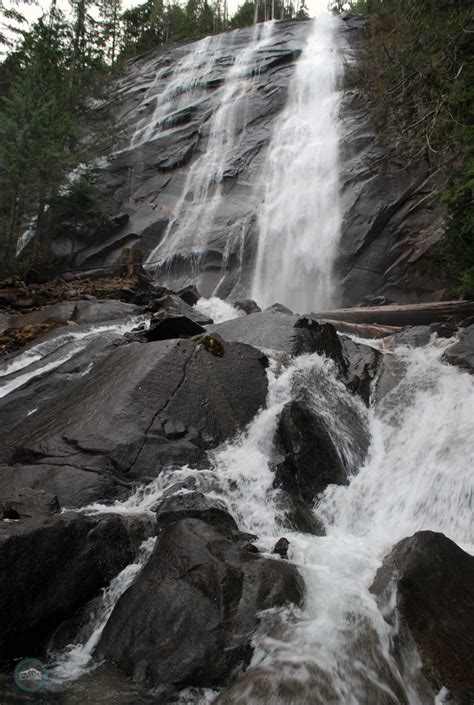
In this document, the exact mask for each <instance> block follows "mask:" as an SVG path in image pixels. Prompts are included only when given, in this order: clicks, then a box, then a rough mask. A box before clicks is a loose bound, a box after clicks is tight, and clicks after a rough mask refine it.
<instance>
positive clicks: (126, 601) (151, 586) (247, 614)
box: [98, 519, 303, 687]
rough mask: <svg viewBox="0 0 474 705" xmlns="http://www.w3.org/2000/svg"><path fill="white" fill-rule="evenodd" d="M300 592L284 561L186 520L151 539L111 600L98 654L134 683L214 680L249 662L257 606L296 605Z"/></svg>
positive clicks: (209, 683) (201, 683)
mask: <svg viewBox="0 0 474 705" xmlns="http://www.w3.org/2000/svg"><path fill="white" fill-rule="evenodd" d="M302 596H303V582H302V579H301V577H300V576H299V574H298V573H297V571H296V569H295V568H294V567H293V566H291V565H290V564H288V563H287V562H283V561H275V560H271V559H268V558H264V557H262V556H260V555H257V554H253V553H250V552H249V551H246V550H244V549H243V548H242V547H241V546H239V544H238V542H237V541H235V540H234V541H233V540H231V539H230V538H228V537H227V536H224V535H223V534H222V533H220V532H219V531H218V530H217V529H216V528H215V527H212V526H209V524H206V523H204V522H202V521H198V520H196V519H185V520H183V521H179V522H175V523H173V524H170V525H169V526H167V527H166V528H165V529H164V530H163V532H162V533H161V534H160V536H159V537H158V540H157V543H156V546H155V549H154V551H153V553H152V555H151V558H150V560H149V562H148V563H147V565H146V566H145V568H144V569H143V571H142V572H141V574H140V575H139V577H138V578H137V580H136V581H135V583H134V584H133V585H132V586H131V587H130V588H129V589H128V590H127V591H126V592H125V593H124V595H123V596H122V597H121V598H120V600H119V601H118V603H117V605H116V607H115V609H114V611H113V613H112V615H111V618H110V620H109V622H108V623H107V625H106V627H105V630H104V633H103V636H102V639H101V641H100V643H99V646H98V653H99V654H100V655H101V656H105V657H106V658H108V659H110V660H111V661H113V662H114V663H115V664H116V665H117V666H118V667H119V668H120V669H121V670H122V671H123V672H124V673H125V674H127V675H130V676H132V677H133V678H134V679H135V680H138V681H146V682H148V683H151V684H157V685H158V684H159V685H164V684H170V685H172V684H179V685H180V686H181V687H185V686H188V685H189V686H197V687H201V686H204V687H207V686H209V687H213V686H218V685H220V684H222V683H225V682H226V681H227V680H228V679H229V678H230V677H231V676H232V674H233V673H234V672H235V671H237V669H239V668H241V667H242V666H243V665H245V664H246V663H248V661H249V659H250V657H251V653H252V649H251V646H250V639H251V636H252V634H253V631H254V629H255V627H256V626H257V623H258V612H259V611H261V610H263V609H268V608H270V607H276V606H279V605H284V604H288V603H296V604H299V603H300V602H301V600H302ZM130 614H133V621H132V620H130Z"/></svg>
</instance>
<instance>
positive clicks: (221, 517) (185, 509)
mask: <svg viewBox="0 0 474 705" xmlns="http://www.w3.org/2000/svg"><path fill="white" fill-rule="evenodd" d="M155 513H156V518H157V520H158V523H159V524H160V525H161V526H168V524H171V523H172V522H175V521H180V520H181V519H200V520H201V521H204V522H206V524H210V525H211V526H215V527H216V528H217V529H219V531H221V532H224V533H226V532H227V533H229V532H230V533H232V532H238V527H237V524H236V523H235V520H234V519H233V518H232V517H231V515H230V514H229V512H228V511H227V509H226V506H225V504H224V503H223V502H220V501H219V500H217V499H210V498H209V497H206V496H205V495H204V494H202V493H201V492H186V493H184V494H176V495H172V496H171V497H166V498H165V499H164V500H163V501H162V502H160V503H159V505H158V506H157V507H156V509H155Z"/></svg>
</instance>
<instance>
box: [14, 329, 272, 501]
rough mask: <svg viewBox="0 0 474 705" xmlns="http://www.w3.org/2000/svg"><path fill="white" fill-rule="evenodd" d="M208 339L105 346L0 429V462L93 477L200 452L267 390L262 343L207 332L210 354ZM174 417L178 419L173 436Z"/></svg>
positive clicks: (152, 469)
mask: <svg viewBox="0 0 474 705" xmlns="http://www.w3.org/2000/svg"><path fill="white" fill-rule="evenodd" d="M208 338H209V340H208ZM212 341H213V338H212V337H211V336H205V337H204V338H203V339H202V340H201V339H193V340H181V341H177V340H174V341H160V342H156V343H148V344H146V345H140V344H138V343H131V344H129V345H123V346H120V347H118V348H116V349H114V350H113V351H112V352H109V353H108V354H106V355H105V356H104V357H102V358H101V359H100V360H99V361H98V362H97V363H96V364H95V365H94V367H93V368H92V370H91V371H90V372H89V373H88V374H87V375H85V376H80V377H79V379H76V380H74V381H72V382H71V383H70V384H69V385H68V386H67V388H65V389H63V390H61V392H60V393H59V395H57V396H55V397H53V398H52V399H51V400H50V401H47V402H45V403H44V404H43V405H42V406H41V407H40V408H39V409H38V411H37V412H36V413H34V414H33V415H32V416H30V417H27V418H25V419H24V421H22V422H19V423H18V424H17V425H16V426H15V428H14V430H12V432H11V433H10V434H8V435H6V436H4V437H2V439H1V446H0V462H2V463H3V464H4V465H9V466H15V465H21V466H23V468H24V467H25V466H38V465H43V464H44V465H48V466H56V465H57V466H67V467H69V468H78V469H80V470H81V471H88V472H92V473H93V474H92V475H91V481H92V484H94V485H96V483H97V482H98V481H100V482H102V481H103V480H102V474H103V473H106V474H107V475H115V476H116V477H117V478H119V479H122V480H126V479H128V478H137V477H138V478H151V477H155V476H156V475H157V474H158V473H159V471H160V469H161V467H163V466H164V465H169V464H186V463H190V464H192V465H196V464H199V463H202V462H205V452H206V450H207V449H208V448H211V447H213V446H215V445H217V444H219V443H221V442H222V441H224V440H225V439H227V438H230V437H232V436H234V435H235V434H236V433H237V432H238V431H239V430H241V429H242V428H243V427H244V426H245V425H246V424H247V423H248V422H249V421H250V420H251V419H252V418H253V416H254V415H255V414H256V412H257V411H258V409H259V408H260V407H262V406H263V405H264V403H265V399H266V393H267V377H266V373H265V366H266V364H267V360H266V358H265V356H264V355H263V354H262V353H261V352H259V351H258V350H255V349H253V348H251V347H249V346H247V345H242V344H240V343H227V342H226V343H224V344H223V345H222V344H221V343H219V344H217V342H216V346H217V345H218V347H219V354H215V349H214V348H215V346H212V345H211V342H212ZM98 390H99V392H100V393H98ZM28 404H29V405H31V404H32V400H31V399H30V400H29V401H28ZM176 424H183V425H184V429H183V430H182V432H180V433H179V434H178V436H177V434H176ZM97 475H99V476H100V479H99V478H98V476H97ZM83 478H85V476H83ZM56 494H58V496H59V492H56ZM62 501H65V500H64V498H63V499H62Z"/></svg>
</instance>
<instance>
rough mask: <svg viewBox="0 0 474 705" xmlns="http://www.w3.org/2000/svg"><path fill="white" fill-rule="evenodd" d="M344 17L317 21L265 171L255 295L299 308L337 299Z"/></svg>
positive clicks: (324, 304)
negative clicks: (340, 44)
mask: <svg viewBox="0 0 474 705" xmlns="http://www.w3.org/2000/svg"><path fill="white" fill-rule="evenodd" d="M339 22H340V20H338V19H337V18H336V17H334V16H332V15H330V14H329V13H326V14H322V15H321V16H320V17H318V19H317V20H316V21H315V22H314V26H313V29H312V32H311V34H310V36H309V37H308V40H307V44H306V47H305V48H304V50H303V54H302V56H301V58H300V60H299V61H298V63H297V65H296V72H295V75H294V78H293V80H292V81H291V82H290V93H289V97H288V102H287V106H286V108H285V110H284V111H283V113H282V114H281V116H280V117H279V118H278V119H277V121H276V123H275V125H274V128H273V136H272V140H271V143H270V146H269V150H268V157H267V164H266V168H265V172H264V176H263V178H264V181H265V198H264V202H263V204H262V206H261V208H260V211H259V214H258V225H259V242H258V254H257V260H256V265H255V272H254V281H253V285H252V293H251V296H252V298H253V299H255V300H256V301H257V302H258V303H259V304H260V305H261V306H264V307H265V306H269V305H271V304H273V303H275V302H276V301H278V302H280V303H283V304H285V305H287V306H289V308H290V309H292V310H294V311H298V312H300V313H308V312H310V311H315V310H319V311H322V310H324V309H327V308H329V307H330V305H331V304H333V303H334V300H335V281H334V271H333V268H334V260H335V257H336V253H337V246H338V243H339V236H340V227H341V210H340V206H339V183H338V129H339V128H338V122H337V111H338V103H339V92H338V88H339V86H338V83H339V79H340V76H341V74H342V60H341V57H340V54H339V52H338V41H339V40H338V38H337V29H338V26H339Z"/></svg>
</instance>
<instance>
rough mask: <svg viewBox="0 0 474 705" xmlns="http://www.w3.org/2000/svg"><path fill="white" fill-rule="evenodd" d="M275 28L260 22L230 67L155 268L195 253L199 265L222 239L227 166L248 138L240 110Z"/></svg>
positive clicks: (156, 254) (154, 254) (152, 262)
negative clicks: (215, 242) (204, 255)
mask: <svg viewBox="0 0 474 705" xmlns="http://www.w3.org/2000/svg"><path fill="white" fill-rule="evenodd" d="M273 27H274V23H273V22H265V23H262V24H257V25H255V26H254V27H253V29H252V35H251V38H250V41H249V43H248V44H247V46H245V47H244V48H243V49H242V50H240V52H238V53H237V55H236V59H235V61H234V63H233V65H232V66H231V68H230V69H229V70H228V72H227V75H226V78H225V81H224V86H223V88H222V91H221V94H220V100H219V107H218V108H217V110H216V111H215V112H214V113H213V114H212V116H211V118H210V123H209V127H208V138H207V144H206V147H205V150H204V151H203V152H202V153H201V154H200V156H199V157H198V158H197V159H196V160H195V161H194V163H193V164H192V166H191V168H190V169H189V171H188V174H187V177H186V181H185V184H184V187H183V190H182V193H181V197H180V199H179V200H178V202H177V204H176V206H175V208H174V216H173V218H172V220H171V222H170V223H169V225H168V228H167V230H166V232H165V234H164V236H163V238H162V240H161V241H160V243H159V244H158V245H157V247H156V248H155V249H154V250H153V251H152V252H151V253H150V255H149V256H148V260H147V262H148V263H149V265H150V267H151V268H153V267H154V268H155V269H156V268H158V269H163V268H164V269H165V271H166V267H171V266H172V264H173V260H175V259H176V257H177V256H178V257H179V255H184V256H187V257H189V256H190V253H193V255H192V256H193V258H194V260H195V261H196V264H197V265H198V266H199V259H200V257H201V255H202V254H204V253H205V251H206V249H207V248H208V245H209V243H210V242H211V241H212V240H213V239H214V238H218V235H219V217H221V216H222V214H220V213H219V206H220V205H221V203H222V197H223V188H224V186H223V182H224V178H225V174H226V169H227V168H228V167H229V163H230V161H231V158H232V156H233V155H234V153H235V152H236V151H238V150H239V148H240V147H241V145H242V142H243V141H244V139H245V131H244V130H243V129H242V127H241V121H242V115H240V114H239V111H242V110H243V111H244V113H245V97H246V94H247V92H248V91H249V90H251V87H252V82H251V80H249V79H251V77H252V75H253V73H255V71H256V66H255V64H256V61H257V59H258V55H259V52H260V51H261V50H262V48H263V47H264V46H265V45H266V44H267V43H268V41H269V39H270V37H271V35H272V32H273ZM244 123H245V120H244ZM239 230H241V225H240V224H238V225H237V231H239ZM236 234H237V235H238V234H239V233H238V232H237V233H236Z"/></svg>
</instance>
